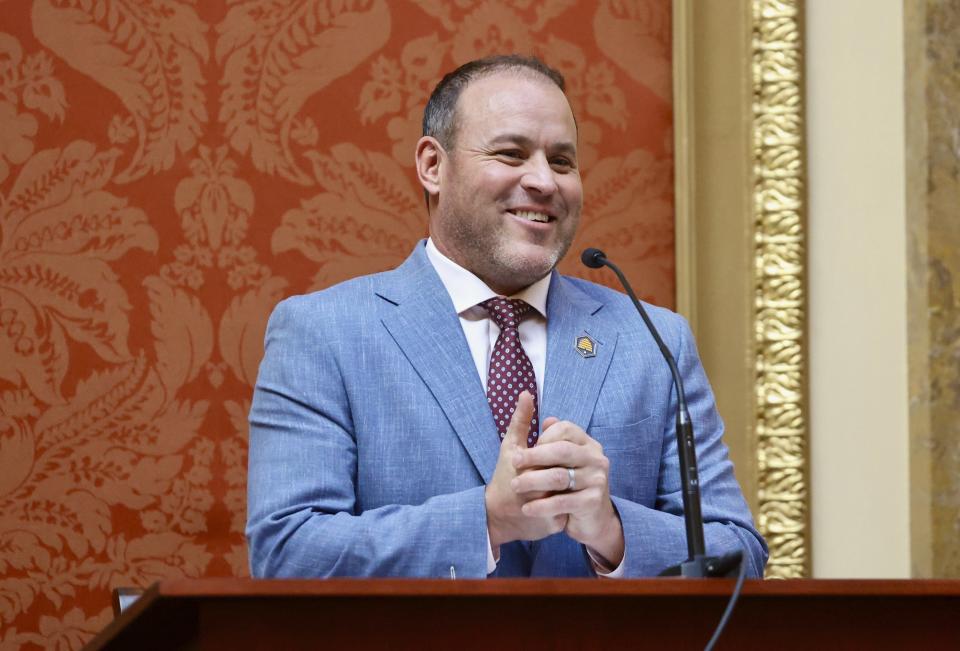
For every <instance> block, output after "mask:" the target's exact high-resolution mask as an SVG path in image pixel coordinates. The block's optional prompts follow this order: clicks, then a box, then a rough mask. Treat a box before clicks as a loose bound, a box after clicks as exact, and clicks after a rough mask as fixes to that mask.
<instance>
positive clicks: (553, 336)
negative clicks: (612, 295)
mask: <svg viewBox="0 0 960 651" xmlns="http://www.w3.org/2000/svg"><path fill="white" fill-rule="evenodd" d="M602 308H603V303H601V302H599V301H597V300H595V299H593V298H591V297H590V296H588V295H587V294H585V293H584V292H582V291H581V290H580V289H578V288H577V287H576V285H574V284H573V283H571V282H570V281H569V280H567V279H564V278H563V276H561V275H560V274H558V273H556V272H554V274H553V279H552V281H551V283H550V294H549V298H548V300H547V366H546V376H547V377H546V380H545V381H544V387H543V405H542V407H541V409H540V416H541V418H546V417H548V416H556V417H557V418H560V419H561V420H569V421H571V422H573V423H576V424H577V425H579V426H580V427H582V428H584V429H586V428H587V426H588V425H589V423H590V418H591V416H592V415H593V410H594V407H595V406H596V404H597V397H598V396H599V395H600V385H601V384H603V379H604V377H606V374H607V369H608V368H609V367H610V361H611V360H612V359H613V354H614V349H615V348H616V345H617V335H618V332H617V330H616V327H615V325H614V324H611V323H609V322H607V321H606V320H604V319H602V318H600V314H599V313H600V312H601V309H602ZM582 335H586V336H588V337H590V338H591V340H592V341H593V343H594V346H595V352H596V356H595V357H586V358H585V357H583V355H581V354H580V353H579V352H577V348H576V341H577V338H578V337H580V336H582Z"/></svg>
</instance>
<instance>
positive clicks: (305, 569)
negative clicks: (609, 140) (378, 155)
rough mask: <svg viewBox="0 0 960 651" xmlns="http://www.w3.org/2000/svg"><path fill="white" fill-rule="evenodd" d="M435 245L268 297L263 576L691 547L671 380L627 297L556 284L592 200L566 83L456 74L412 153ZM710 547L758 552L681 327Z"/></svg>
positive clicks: (253, 463)
mask: <svg viewBox="0 0 960 651" xmlns="http://www.w3.org/2000/svg"><path fill="white" fill-rule="evenodd" d="M416 165H417V174H418V177H419V180H420V183H421V185H422V186H423V188H424V190H425V193H426V197H427V207H428V211H429V215H430V238H429V239H428V240H426V241H425V242H421V243H419V244H418V245H417V246H416V247H415V250H414V252H413V253H412V254H411V256H410V257H409V258H408V259H407V261H406V262H405V263H404V264H403V265H401V266H400V267H398V268H397V269H395V270H393V271H390V272H386V273H383V274H377V275H373V276H366V277H363V278H357V279H354V280H352V281H349V282H346V283H343V284H341V285H338V286H336V287H332V288H330V289H327V290H325V291H322V292H318V293H315V294H311V295H308V296H300V297H294V298H290V299H287V300H286V301H284V302H282V303H281V304H280V305H278V306H277V308H276V310H275V312H274V314H273V316H272V317H271V319H270V324H269V327H268V330H267V335H266V345H265V356H264V359H263V362H262V363H261V367H260V375H259V377H258V380H257V386H256V390H255V395H254V400H253V404H252V407H251V411H250V474H249V480H248V486H249V504H248V526H247V536H248V540H249V545H250V561H251V567H252V571H253V574H254V575H255V576H302V577H322V576H423V577H439V576H443V577H447V576H457V577H473V578H481V577H485V576H598V575H599V576H607V577H613V578H616V577H624V576H625V577H634V576H648V575H653V574H656V573H658V572H659V571H660V570H663V569H665V568H666V567H668V566H671V565H674V564H676V563H678V562H680V561H682V560H684V559H685V556H686V542H685V538H684V524H683V518H682V515H681V514H682V500H681V495H680V477H679V471H678V467H677V466H678V464H677V461H676V459H677V455H676V442H675V439H674V434H673V415H674V413H675V410H676V403H675V397H674V395H673V389H672V382H671V378H670V374H669V370H668V369H667V367H666V365H665V364H664V363H663V360H662V358H661V357H660V353H659V351H658V349H657V347H656V345H655V343H654V342H653V340H652V338H651V337H650V335H649V333H647V331H646V329H645V328H644V326H643V323H642V322H641V321H640V319H639V318H638V317H637V315H636V313H635V312H634V311H633V306H632V305H631V304H630V301H629V299H627V298H626V297H625V296H624V295H622V294H619V293H617V292H614V291H611V290H609V289H606V288H603V287H600V286H597V285H593V284H591V283H587V282H585V281H582V280H576V279H572V278H567V277H564V276H561V275H559V274H558V273H557V272H556V271H554V268H555V267H556V264H557V262H558V261H559V260H560V259H561V258H562V257H563V256H564V254H566V252H567V250H568V249H569V247H570V243H571V241H572V240H573V236H574V234H575V232H576V229H577V224H578V222H579V219H580V213H581V209H582V204H583V188H582V184H581V179H580V169H579V166H578V161H577V126H576V121H575V119H574V116H573V113H572V110H571V108H570V105H569V103H568V102H567V99H566V96H565V95H564V93H563V78H562V77H561V76H560V74H559V73H557V72H556V71H554V70H552V69H550V68H548V67H546V66H545V65H544V64H542V63H541V62H540V61H538V60H536V59H529V58H524V57H518V56H508V57H492V58H488V59H483V60H480V61H474V62H471V63H468V64H466V65H464V66H461V67H460V68H458V69H457V70H455V71H453V72H452V73H450V74H448V75H447V76H446V77H444V79H443V80H442V81H441V82H440V84H438V86H437V88H436V89H435V90H434V92H433V94H432V96H431V98H430V101H429V103H428V105H427V108H426V111H425V114H424V135H423V137H422V138H421V139H420V141H419V142H418V144H417V149H416ZM648 309H649V310H650V311H651V316H652V318H653V320H654V321H655V323H656V325H657V327H658V328H659V329H660V330H661V333H662V334H663V336H664V339H665V340H666V342H667V344H668V345H669V346H670V348H671V350H672V351H673V354H674V356H675V357H676V358H677V362H678V366H679V367H680V370H681V373H682V374H683V376H684V384H685V386H686V387H687V391H688V403H689V406H690V411H691V415H692V417H693V419H694V422H695V424H696V425H697V432H698V434H697V445H698V459H699V465H700V479H701V492H702V495H703V514H704V518H705V520H706V525H705V528H704V534H705V538H706V542H707V548H708V551H709V552H710V553H711V554H714V555H719V554H722V553H726V552H730V551H733V550H736V549H743V550H744V551H745V552H746V553H745V562H746V563H747V570H748V572H749V573H750V574H752V575H754V576H759V575H760V574H762V571H763V566H764V563H765V562H766V553H767V552H766V546H765V544H764V542H763V540H762V538H761V537H760V535H759V534H758V533H757V531H756V529H755V528H754V527H753V523H752V520H751V517H750V513H749V511H748V509H747V505H746V503H745V501H744V499H743V496H742V494H741V491H740V488H739V486H738V485H737V483H736V480H735V479H734V476H733V468H732V464H731V463H730V461H729V459H728V456H727V450H726V447H725V446H724V445H723V443H722V440H721V436H722V432H723V426H722V423H721V421H720V419H719V416H718V415H717V413H716V408H715V405H714V401H713V396H712V393H711V391H710V388H709V385H708V383H707V380H706V377H705V376H704V373H703V369H702V367H701V365H700V362H699V359H698V358H697V354H696V349H695V346H694V344H693V341H692V339H691V336H690V332H689V329H688V328H687V326H686V323H685V322H684V321H683V319H682V318H680V317H678V316H677V315H675V314H673V313H671V312H669V311H667V310H663V309H658V308H654V307H652V306H651V307H649V308H648Z"/></svg>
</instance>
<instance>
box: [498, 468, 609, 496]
mask: <svg viewBox="0 0 960 651" xmlns="http://www.w3.org/2000/svg"><path fill="white" fill-rule="evenodd" d="M570 470H573V472H574V487H573V488H570ZM607 481H608V478H607V473H606V472H605V471H604V470H603V469H602V468H597V467H589V468H570V467H559V466H557V467H553V468H542V469H539V470H528V471H526V472H524V473H521V474H519V475H517V476H516V477H514V478H513V479H511V480H510V488H512V489H513V491H514V492H516V493H518V494H521V495H525V496H526V498H527V499H528V500H529V499H534V498H537V497H543V496H547V495H552V494H554V493H564V492H571V493H572V492H577V491H582V490H587V489H590V488H600V489H601V490H606V487H607Z"/></svg>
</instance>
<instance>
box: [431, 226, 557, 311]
mask: <svg viewBox="0 0 960 651" xmlns="http://www.w3.org/2000/svg"><path fill="white" fill-rule="evenodd" d="M427 259H428V260H430V264H431V265H433V268H434V269H435V270H436V272H437V275H438V276H440V282H442V283H443V286H444V287H446V289H447V293H448V294H450V298H451V300H452V301H453V308H454V309H455V310H456V311H457V314H462V313H463V312H465V311H466V310H469V309H470V308H471V307H473V306H474V305H477V304H479V303H482V302H483V301H485V300H487V299H490V298H493V297H495V296H498V294H497V293H496V292H495V291H493V290H492V289H490V288H489V287H487V284H486V283H485V282H483V281H482V280H480V279H479V278H477V276H475V275H474V274H473V273H472V272H470V271H468V270H467V269H464V268H463V267H461V266H460V265H458V264H457V263H456V262H454V261H453V260H451V259H450V258H448V257H447V256H445V255H444V254H442V253H440V249H438V248H437V245H436V244H434V243H433V238H428V239H427ZM549 291H550V274H547V275H546V276H544V277H543V278H541V279H540V280H538V281H537V282H535V283H533V284H532V285H530V286H528V287H524V288H523V289H521V290H520V291H519V292H517V293H516V294H514V295H513V296H509V297H508V298H520V299H523V300H524V301H526V302H527V304H528V305H530V307H532V308H533V309H535V310H536V311H537V312H539V313H540V315H541V316H544V317H546V315H547V293H548V292H549Z"/></svg>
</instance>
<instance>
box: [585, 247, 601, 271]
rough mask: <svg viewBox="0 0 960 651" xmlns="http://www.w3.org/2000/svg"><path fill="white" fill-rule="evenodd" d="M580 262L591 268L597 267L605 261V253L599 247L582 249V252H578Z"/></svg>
mask: <svg viewBox="0 0 960 651" xmlns="http://www.w3.org/2000/svg"><path fill="white" fill-rule="evenodd" d="M580 262H582V263H583V264H585V265H586V266H588V267H590V268H591V269H599V268H600V267H602V266H603V265H605V264H606V263H607V256H606V254H605V253H604V252H603V251H601V250H600V249H594V248H592V247H591V248H589V249H584V250H583V253H581V254H580Z"/></svg>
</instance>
